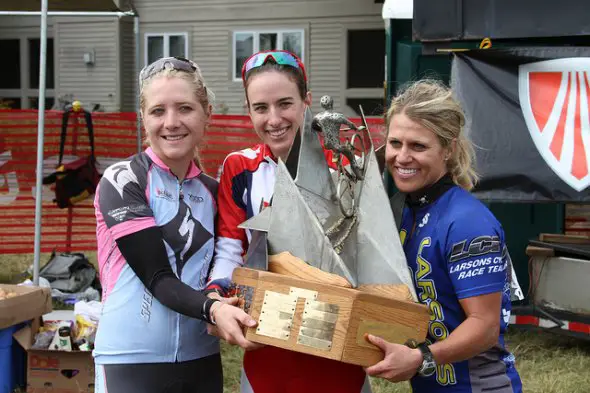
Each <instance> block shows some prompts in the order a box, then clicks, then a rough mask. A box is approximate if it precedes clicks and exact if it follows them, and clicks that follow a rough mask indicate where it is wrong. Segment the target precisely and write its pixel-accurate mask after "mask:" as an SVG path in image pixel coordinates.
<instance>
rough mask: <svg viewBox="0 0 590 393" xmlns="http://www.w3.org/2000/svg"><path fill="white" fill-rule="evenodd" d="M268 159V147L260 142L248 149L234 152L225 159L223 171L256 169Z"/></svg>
mask: <svg viewBox="0 0 590 393" xmlns="http://www.w3.org/2000/svg"><path fill="white" fill-rule="evenodd" d="M264 161H266V148H265V145H263V144H258V145H255V146H253V147H250V148H248V149H243V150H239V151H235V152H232V153H230V154H228V155H227V157H225V160H224V161H223V172H231V173H239V172H242V171H243V170H249V171H255V170H256V169H257V168H258V166H260V164H261V163H262V162H264Z"/></svg>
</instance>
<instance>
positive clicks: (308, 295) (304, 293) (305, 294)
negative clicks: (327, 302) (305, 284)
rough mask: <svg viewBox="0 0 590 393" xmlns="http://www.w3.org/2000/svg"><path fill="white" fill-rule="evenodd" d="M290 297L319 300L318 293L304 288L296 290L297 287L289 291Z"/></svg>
mask: <svg viewBox="0 0 590 393" xmlns="http://www.w3.org/2000/svg"><path fill="white" fill-rule="evenodd" d="M289 295H293V296H297V297H302V298H304V299H312V300H316V299H317V298H318V292H317V291H312V290H309V289H303V288H296V287H291V289H290V290H289Z"/></svg>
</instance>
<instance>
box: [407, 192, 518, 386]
mask: <svg viewBox="0 0 590 393" xmlns="http://www.w3.org/2000/svg"><path fill="white" fill-rule="evenodd" d="M400 238H401V240H402V244H403V247H404V251H405V254H406V258H407V261H408V265H409V266H410V268H411V270H412V274H413V280H414V286H415V288H416V293H417V295H418V298H419V301H420V302H421V303H423V304H425V305H427V306H428V308H429V310H430V315H431V317H430V324H429V329H428V336H427V340H428V341H429V342H430V343H434V342H436V341H440V340H444V339H446V338H447V337H448V336H449V335H450V334H451V333H452V332H453V331H454V330H455V329H456V328H457V327H458V326H459V325H460V324H461V323H463V321H464V320H465V318H466V316H465V312H464V311H463V309H462V307H461V304H460V303H459V300H461V299H466V298H470V297H474V296H480V295H485V294H490V293H495V292H501V293H502V306H501V309H499V310H498V318H499V320H500V334H499V337H498V342H497V343H496V345H495V346H494V347H493V348H491V349H489V350H487V351H485V352H483V353H481V354H479V355H477V356H475V357H473V358H472V359H469V360H465V361H462V362H457V363H453V364H441V365H438V366H437V369H436V373H435V374H434V375H432V376H430V377H422V376H415V377H414V378H412V380H411V384H412V388H413V391H414V392H432V393H444V392H453V393H482V392H489V393H520V392H521V391H522V385H521V382H520V377H519V376H518V373H517V371H516V369H515V367H514V356H513V355H512V354H511V353H510V352H508V351H507V350H506V349H505V346H504V332H505V331H506V327H507V326H508V321H509V318H510V310H511V303H510V279H511V274H510V266H511V264H510V263H509V256H508V251H507V248H506V244H505V240H504V231H503V230H502V227H501V225H500V223H499V222H498V221H497V220H496V218H495V217H494V216H493V214H492V213H491V212H490V211H489V210H488V208H487V207H486V206H484V205H483V204H482V203H481V202H480V201H478V200H477V199H476V198H474V197H473V196H472V195H471V194H470V193H469V192H467V191H465V190H463V189H462V188H460V187H458V186H452V187H451V188H450V189H448V190H447V191H446V192H444V193H443V194H442V195H441V196H440V197H438V198H437V199H436V200H435V201H433V202H430V203H427V204H425V205H423V206H413V207H406V208H405V209H404V213H403V218H402V226H401V231H400Z"/></svg>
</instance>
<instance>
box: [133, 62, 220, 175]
mask: <svg viewBox="0 0 590 393" xmlns="http://www.w3.org/2000/svg"><path fill="white" fill-rule="evenodd" d="M195 67H196V69H195V70H194V72H186V71H182V70H177V69H175V68H169V67H166V68H164V69H163V70H162V71H160V72H157V73H154V74H153V75H151V76H150V77H149V78H147V79H145V80H144V81H141V83H140V91H139V107H140V109H141V112H142V113H143V111H144V110H145V89H146V87H147V86H149V84H150V83H151V82H152V81H153V80H154V79H155V78H158V77H166V78H180V79H183V80H185V81H187V82H188V83H190V85H191V86H192V90H193V93H194V94H195V97H197V101H199V103H200V104H201V106H202V107H203V110H204V111H205V113H209V111H210V110H211V109H210V108H211V104H212V102H213V100H214V99H215V96H214V95H213V92H212V91H211V90H210V89H208V88H207V86H206V85H205V79H204V78H203V74H201V70H200V68H199V67H198V66H196V64H195ZM146 143H147V139H146ZM193 161H194V163H195V165H196V166H197V167H198V168H199V169H201V170H202V169H203V166H202V163H201V156H200V154H199V148H198V147H195V153H194V156H193Z"/></svg>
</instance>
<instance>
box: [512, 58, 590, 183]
mask: <svg viewBox="0 0 590 393" xmlns="http://www.w3.org/2000/svg"><path fill="white" fill-rule="evenodd" d="M518 93H519V98H520V107H521V108H522V113H523V115H524V120H525V122H526V125H527V127H528V129H529V132H530V133H531V136H532V138H533V142H534V143H535V146H536V147H537V150H538V151H539V153H540V154H541V156H542V157H543V159H544V160H545V162H546V163H547V164H548V165H549V167H550V168H551V169H552V170H553V171H554V172H555V173H556V174H557V176H559V177H560V178H561V179H562V180H563V181H564V182H566V183H567V184H568V185H569V186H570V187H572V188H573V189H575V190H577V191H582V190H584V189H585V188H587V187H588V186H590V167H589V164H590V118H589V112H590V110H589V102H590V58H588V57H575V58H566V59H556V60H547V61H541V62H538V63H530V64H524V65H521V66H520V67H519V70H518Z"/></svg>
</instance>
